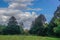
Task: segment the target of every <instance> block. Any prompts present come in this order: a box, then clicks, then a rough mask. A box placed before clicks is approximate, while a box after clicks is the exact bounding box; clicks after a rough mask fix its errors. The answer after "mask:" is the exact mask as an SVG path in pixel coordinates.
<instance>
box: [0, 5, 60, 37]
mask: <svg viewBox="0 0 60 40" xmlns="http://www.w3.org/2000/svg"><path fill="white" fill-rule="evenodd" d="M0 34H3V35H15V34H17V35H19V34H30V35H37V36H56V37H60V6H59V7H57V10H56V11H55V13H54V16H53V18H52V19H51V21H50V22H49V23H46V18H45V16H44V15H43V14H40V15H39V16H38V17H37V18H36V19H35V21H33V22H32V25H31V29H30V30H29V31H28V30H25V31H24V30H23V27H22V26H21V25H18V23H17V21H16V18H15V17H14V16H12V17H11V18H10V19H9V22H8V25H7V26H2V25H0Z"/></svg>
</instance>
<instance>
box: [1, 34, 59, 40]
mask: <svg viewBox="0 0 60 40" xmlns="http://www.w3.org/2000/svg"><path fill="white" fill-rule="evenodd" d="M0 40H60V38H52V37H41V36H20V35H18V36H17V35H0Z"/></svg>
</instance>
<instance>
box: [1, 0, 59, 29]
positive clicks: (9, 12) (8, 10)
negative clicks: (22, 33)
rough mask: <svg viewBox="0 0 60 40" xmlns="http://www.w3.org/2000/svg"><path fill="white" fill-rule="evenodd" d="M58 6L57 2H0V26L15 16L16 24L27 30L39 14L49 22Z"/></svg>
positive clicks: (5, 0)
mask: <svg viewBox="0 0 60 40" xmlns="http://www.w3.org/2000/svg"><path fill="white" fill-rule="evenodd" d="M58 5H59V1H58V0H0V24H5V23H7V21H8V19H9V18H10V17H11V16H15V17H16V19H17V21H18V22H23V23H24V28H25V29H29V28H30V25H31V22H32V21H34V19H35V18H36V17H37V16H38V15H39V14H44V15H45V17H46V19H47V22H49V21H50V20H51V18H52V17H53V13H54V11H55V10H56V8H57V6H58Z"/></svg>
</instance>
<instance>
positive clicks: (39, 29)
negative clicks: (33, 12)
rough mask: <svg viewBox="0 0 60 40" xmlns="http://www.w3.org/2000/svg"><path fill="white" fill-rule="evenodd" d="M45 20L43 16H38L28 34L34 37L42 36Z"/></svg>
mask: <svg viewBox="0 0 60 40" xmlns="http://www.w3.org/2000/svg"><path fill="white" fill-rule="evenodd" d="M45 21H46V18H45V16H44V15H43V14H40V15H39V16H38V17H37V18H36V19H35V21H34V22H33V23H32V27H31V29H30V31H29V32H30V34H34V35H44V33H43V31H44V24H45Z"/></svg>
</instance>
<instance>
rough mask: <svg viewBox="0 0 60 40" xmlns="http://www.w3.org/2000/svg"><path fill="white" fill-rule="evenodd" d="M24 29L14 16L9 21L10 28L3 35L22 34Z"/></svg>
mask: <svg viewBox="0 0 60 40" xmlns="http://www.w3.org/2000/svg"><path fill="white" fill-rule="evenodd" d="M20 29H22V28H21V27H20V26H19V25H18V23H17V21H16V18H15V17H14V16H12V17H11V18H10V19H9V22H8V26H7V27H6V28H5V29H4V30H3V34H21V32H22V30H20Z"/></svg>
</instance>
